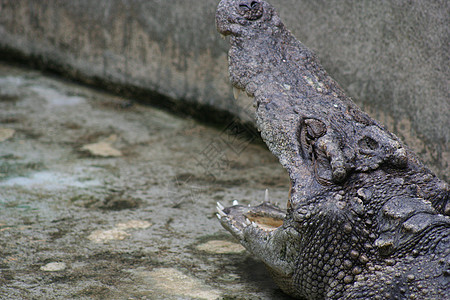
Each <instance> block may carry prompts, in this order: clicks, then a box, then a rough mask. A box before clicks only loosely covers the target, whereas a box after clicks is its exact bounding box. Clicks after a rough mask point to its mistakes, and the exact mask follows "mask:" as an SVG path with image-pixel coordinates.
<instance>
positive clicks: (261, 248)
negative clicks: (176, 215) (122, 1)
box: [216, 0, 450, 299]
mask: <svg viewBox="0 0 450 300" xmlns="http://www.w3.org/2000/svg"><path fill="white" fill-rule="evenodd" d="M216 25H217V29H218V31H219V33H221V34H222V35H225V36H229V37H230V44H231V48H230V50H229V73H230V80H231V83H232V84H233V86H234V87H235V88H237V89H239V90H243V91H245V92H246V93H247V94H248V95H249V96H251V97H253V98H254V106H255V108H256V124H257V127H258V129H259V130H260V132H261V136H262V138H263V140H264V141H265V142H266V144H267V145H268V148H269V149H270V151H271V152H272V153H273V154H274V155H275V156H277V157H278V159H279V161H280V163H281V164H282V165H283V167H284V168H285V169H286V170H287V172H288V174H289V177H290V180H291V189H290V193H289V199H288V203H287V208H286V209H285V210H284V209H280V208H278V207H276V206H274V205H272V204H270V203H269V202H268V201H267V199H266V201H265V202H264V203H263V204H261V205H258V206H249V207H247V206H242V205H233V206H231V207H227V208H224V207H222V206H221V205H220V204H219V205H218V212H219V214H218V216H219V219H220V221H221V223H222V225H223V226H224V227H225V228H226V229H227V230H229V231H230V232H231V233H232V234H233V235H234V236H235V237H236V238H237V239H238V240H239V241H240V243H241V244H242V245H243V246H245V247H246V249H247V250H248V251H249V252H251V253H252V254H254V255H255V256H256V257H258V258H259V259H260V260H262V261H263V262H264V263H265V265H266V266H267V267H268V270H269V272H270V273H271V275H272V276H273V278H274V280H275V282H276V283H277V284H278V285H279V287H280V288H281V289H282V290H283V291H285V292H286V293H287V294H289V295H291V296H293V297H296V298H299V299H369V298H374V299H375V298H380V299H450V290H449V288H450V283H449V282H450V255H449V254H450V239H449V233H450V218H449V217H448V215H449V212H450V204H449V202H448V199H449V194H450V188H449V186H448V184H447V183H445V182H443V181H441V180H440V179H438V178H437V177H436V176H435V175H434V174H433V173H432V172H431V171H430V170H429V169H427V168H426V167H425V166H424V165H422V164H421V163H420V162H419V160H418V159H417V157H416V156H415V154H414V153H413V152H412V151H411V150H409V149H408V148H407V147H406V146H405V145H404V144H403V143H402V142H401V141H400V140H399V139H398V138H397V137H396V136H395V135H394V134H392V133H390V132H389V131H387V130H386V129H385V128H384V127H383V126H382V125H381V124H379V123H378V122H377V121H375V120H373V119H372V118H371V117H369V116H368V115H367V114H366V113H364V112H363V111H361V110H360V109H359V108H358V107H357V106H356V105H355V104H354V103H353V101H352V100H351V99H350V98H349V97H347V96H346V95H345V93H344V91H343V90H342V89H341V88H340V87H339V85H338V84H337V83H336V82H335V81H334V80H333V79H332V78H331V77H330V76H329V75H328V74H327V72H326V71H325V70H324V69H323V67H322V66H321V65H320V63H319V62H318V60H317V58H316V57H315V55H314V54H313V53H312V52H311V51H310V50H309V49H307V48H306V47H305V46H304V45H303V44H302V43H301V42H299V41H298V40H297V39H295V37H294V36H293V35H292V34H291V33H290V32H289V30H288V29H286V27H285V26H284V25H283V23H282V21H281V19H280V18H279V16H278V15H277V13H276V11H275V10H274V8H273V7H272V6H271V5H270V4H269V3H267V2H266V1H261V0H259V1H248V0H222V1H220V3H219V6H218V9H217V13H216Z"/></svg>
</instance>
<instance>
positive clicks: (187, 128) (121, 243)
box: [0, 64, 289, 300]
mask: <svg viewBox="0 0 450 300" xmlns="http://www.w3.org/2000/svg"><path fill="white" fill-rule="evenodd" d="M0 91H1V92H0V252H1V254H0V299H2V300H3V299H5V300H6V299H8V300H9V299H161V300H166V299H169V300H175V299H255V300H256V299H277V300H283V299H288V298H287V297H286V296H285V295H284V294H283V293H282V292H281V291H280V290H279V289H278V288H277V287H276V286H275V285H274V283H273V282H272V281H271V279H270V278H269V276H268V274H267V271H266V270H265V268H264V266H263V265H262V264H261V263H260V262H257V261H255V260H254V259H253V258H252V257H251V256H250V255H249V254H248V253H246V252H245V251H244V249H243V248H242V247H241V246H240V245H239V244H237V243H236V242H235V240H234V239H232V237H231V236H230V235H229V234H228V233H227V232H226V231H225V230H224V229H223V228H222V226H221V225H220V223H219V222H218V220H217V218H216V216H215V206H216V201H221V202H222V203H228V204H231V201H232V199H239V200H240V201H241V203H243V204H250V203H253V202H254V201H255V202H259V201H260V199H262V198H263V197H264V189H265V188H267V187H269V188H270V191H271V194H272V197H273V199H279V201H280V203H283V205H285V203H286V199H287V194H288V186H289V179H288V177H287V174H286V172H285V170H284V169H282V167H281V165H280V164H279V163H278V161H277V160H276V158H275V157H274V156H273V155H272V154H271V153H270V152H269V151H268V150H267V149H265V148H264V147H263V146H262V144H255V143H250V141H251V139H249V138H241V137H239V136H237V135H235V134H228V132H229V131H227V130H224V131H219V130H217V129H214V128H210V127H207V126H204V125H201V124H199V123H197V122H195V121H193V120H186V119H183V118H178V117H175V116H173V115H170V114H168V113H167V112H164V111H161V110H158V109H155V108H151V107H148V106H143V105H138V104H133V103H132V102H130V101H129V99H126V98H122V97H118V96H115V95H111V94H107V93H103V92H99V91H95V90H92V89H90V88H86V87H82V86H79V85H76V84H71V83H68V82H64V81H61V80H58V79H55V78H50V77H46V76H42V74H40V73H39V72H37V71H30V70H26V69H17V68H13V67H9V66H5V65H3V64H0ZM231 124H232V123H230V125H231ZM244 149H245V151H244ZM113 150H114V151H113Z"/></svg>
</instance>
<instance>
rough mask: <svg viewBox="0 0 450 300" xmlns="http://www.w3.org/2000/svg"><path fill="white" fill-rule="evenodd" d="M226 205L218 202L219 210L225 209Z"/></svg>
mask: <svg viewBox="0 0 450 300" xmlns="http://www.w3.org/2000/svg"><path fill="white" fill-rule="evenodd" d="M224 209H225V207H223V205H222V204H220V202H217V210H224Z"/></svg>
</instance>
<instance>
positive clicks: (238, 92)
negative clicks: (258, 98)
mask: <svg viewBox="0 0 450 300" xmlns="http://www.w3.org/2000/svg"><path fill="white" fill-rule="evenodd" d="M240 94H241V90H239V89H237V88H235V87H234V86H233V96H234V100H237V99H239V95H240Z"/></svg>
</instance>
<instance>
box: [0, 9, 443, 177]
mask: <svg viewBox="0 0 450 300" xmlns="http://www.w3.org/2000/svg"><path fill="white" fill-rule="evenodd" d="M271 2H272V4H273V5H275V7H277V9H278V11H279V12H280V15H281V17H282V19H283V20H284V22H285V24H286V25H287V26H288V27H289V28H290V29H291V31H292V32H293V33H294V34H295V35H296V36H297V37H298V38H299V39H300V40H301V41H302V42H303V43H305V44H306V45H307V46H309V47H310V48H312V49H313V50H315V51H316V53H317V54H318V56H319V57H320V58H321V61H322V63H323V64H324V66H325V68H326V69H327V70H328V71H329V72H330V73H331V74H332V75H333V76H334V77H335V78H336V79H337V80H338V81H339V82H340V83H341V85H342V86H343V87H344V88H345V89H346V90H347V91H348V93H349V94H350V95H351V96H352V97H353V98H354V100H355V102H357V103H358V104H359V105H361V106H362V107H363V108H364V109H365V110H366V111H368V112H369V113H370V114H371V115H372V116H373V117H375V118H376V119H378V120H380V121H381V122H383V123H384V124H386V125H387V127H388V128H389V129H390V130H392V131H394V132H395V133H396V134H398V135H399V136H400V137H401V138H402V139H403V140H405V141H406V142H407V143H408V144H409V145H410V146H411V147H412V148H413V149H414V150H415V151H416V152H417V153H418V154H419V155H420V156H421V157H422V160H423V161H424V162H426V163H427V164H428V165H429V166H430V167H431V168H432V169H434V170H435V171H436V172H437V173H438V174H439V175H440V176H441V177H446V178H447V179H448V176H449V173H450V172H449V171H450V167H449V162H450V150H449V147H448V143H449V140H450V130H449V128H450V116H449V111H450V99H449V89H448V86H449V82H448V79H449V75H450V74H449V53H450V51H449V36H450V35H449V26H448V24H449V23H450V22H449V21H450V20H449V16H450V9H449V5H450V4H449V3H450V2H449V1H445V0H441V1H437V0H436V1H427V0H415V1H414V0H410V1H407V0H404V1H400V0H392V1H369V0H364V1H351V0H342V1H337V0H329V1H322V0H309V1H308V0H273V1H271ZM217 3H218V1H217V0H190V1H186V0H145V1H144V0H96V1H91V0H78V1H72V0H0V56H1V57H3V58H4V59H17V58H22V59H25V60H28V61H32V62H34V63H35V64H36V63H38V64H37V65H38V66H40V67H44V68H50V69H53V70H57V71H59V72H62V73H63V74H65V75H67V76H69V77H72V78H76V79H78V80H81V81H85V82H88V83H94V84H100V85H102V86H104V87H107V88H109V89H110V90H112V91H113V92H127V93H129V94H130V95H134V96H138V95H140V97H141V98H142V97H144V98H146V100H147V101H149V102H150V103H153V104H159V105H164V106H166V107H169V108H170V109H173V110H177V109H178V110H183V111H188V112H189V113H192V114H196V115H197V116H199V115H202V116H204V117H205V118H210V117H212V116H213V117H214V116H216V118H218V117H221V116H222V115H223V114H221V113H220V112H229V113H231V114H235V115H239V114H241V115H242V113H241V111H242V110H241V109H239V106H237V105H236V103H235V102H234V101H233V97H232V93H231V88H230V85H229V83H228V78H227V76H228V75H227V60H226V51H227V49H228V45H227V43H226V42H225V41H223V40H222V39H220V37H219V36H218V34H217V33H216V31H215V25H214V12H215V8H216V5H217ZM143 95H144V96H143ZM145 95H147V96H145ZM161 95H163V96H164V97H159V96H161ZM211 109H214V110H216V113H215V114H214V115H213V114H211V113H210V111H211Z"/></svg>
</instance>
